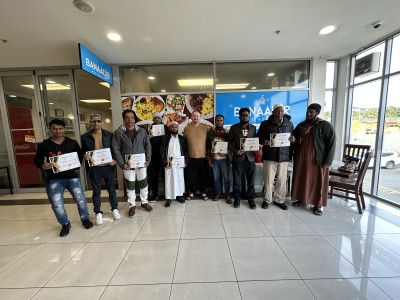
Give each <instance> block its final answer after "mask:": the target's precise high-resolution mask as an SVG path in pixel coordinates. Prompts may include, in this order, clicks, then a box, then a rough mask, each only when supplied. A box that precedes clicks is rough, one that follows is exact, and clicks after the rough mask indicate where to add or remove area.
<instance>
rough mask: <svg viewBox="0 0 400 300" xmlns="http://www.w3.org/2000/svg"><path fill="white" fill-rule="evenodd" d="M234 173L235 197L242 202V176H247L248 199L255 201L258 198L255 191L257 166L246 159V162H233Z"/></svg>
mask: <svg viewBox="0 0 400 300" xmlns="http://www.w3.org/2000/svg"><path fill="white" fill-rule="evenodd" d="M232 173H233V197H234V198H235V199H238V200H240V198H241V191H242V174H243V173H244V175H245V176H246V181H247V198H248V199H249V200H253V199H254V198H255V197H256V193H255V190H254V179H255V176H256V164H255V163H254V162H250V161H248V160H247V158H245V160H244V161H241V162H238V161H233V162H232Z"/></svg>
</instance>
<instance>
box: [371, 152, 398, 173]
mask: <svg viewBox="0 0 400 300" xmlns="http://www.w3.org/2000/svg"><path fill="white" fill-rule="evenodd" d="M374 161H375V153H373V154H372V158H371V162H370V163H369V165H368V167H369V168H372V167H373V166H374ZM398 164H400V155H399V154H398V153H397V152H396V151H383V152H382V156H381V167H385V168H386V169H392V168H394V167H395V166H396V165H398Z"/></svg>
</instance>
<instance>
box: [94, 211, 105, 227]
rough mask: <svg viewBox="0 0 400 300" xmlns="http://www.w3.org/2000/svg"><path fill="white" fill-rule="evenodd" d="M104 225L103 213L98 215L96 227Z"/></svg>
mask: <svg viewBox="0 0 400 300" xmlns="http://www.w3.org/2000/svg"><path fill="white" fill-rule="evenodd" d="M102 224H103V214H102V213H98V214H96V225H97V226H99V225H102Z"/></svg>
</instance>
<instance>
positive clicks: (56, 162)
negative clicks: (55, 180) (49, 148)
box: [49, 152, 81, 173]
mask: <svg viewBox="0 0 400 300" xmlns="http://www.w3.org/2000/svg"><path fill="white" fill-rule="evenodd" d="M49 160H50V162H51V163H53V165H52V167H51V168H52V169H53V172H54V173H60V172H64V171H68V170H71V169H76V168H79V167H80V166H81V162H80V161H79V157H78V153H76V152H72V153H67V154H61V155H59V156H52V157H49Z"/></svg>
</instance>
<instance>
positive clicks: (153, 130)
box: [149, 124, 165, 136]
mask: <svg viewBox="0 0 400 300" xmlns="http://www.w3.org/2000/svg"><path fill="white" fill-rule="evenodd" d="M149 133H150V135H152V136H160V135H165V130H164V125H163V124H161V125H149Z"/></svg>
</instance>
